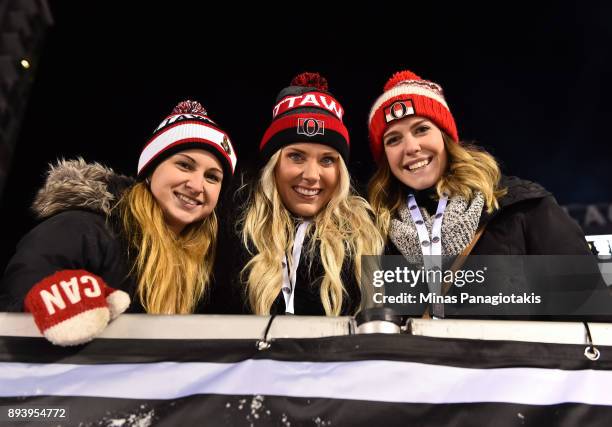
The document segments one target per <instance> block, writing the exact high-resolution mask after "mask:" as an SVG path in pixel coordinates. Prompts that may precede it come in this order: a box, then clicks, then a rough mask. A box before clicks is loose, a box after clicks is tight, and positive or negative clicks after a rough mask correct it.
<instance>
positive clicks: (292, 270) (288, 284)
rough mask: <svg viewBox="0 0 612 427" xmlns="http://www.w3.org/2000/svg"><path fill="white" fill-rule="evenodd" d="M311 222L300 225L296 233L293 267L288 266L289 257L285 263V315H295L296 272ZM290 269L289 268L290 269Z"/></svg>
mask: <svg viewBox="0 0 612 427" xmlns="http://www.w3.org/2000/svg"><path fill="white" fill-rule="evenodd" d="M309 224H310V221H304V222H302V223H300V225H299V226H298V228H297V231H296V232H295V239H294V240H293V251H292V254H291V255H292V256H291V261H292V262H291V266H288V265H287V255H285V259H284V261H283V287H282V291H283V297H285V313H288V314H294V308H293V297H294V294H295V283H296V272H297V268H298V265H299V264H300V256H301V255H302V246H303V245H304V236H305V235H306V229H307V228H308V225H309ZM288 267H289V268H288Z"/></svg>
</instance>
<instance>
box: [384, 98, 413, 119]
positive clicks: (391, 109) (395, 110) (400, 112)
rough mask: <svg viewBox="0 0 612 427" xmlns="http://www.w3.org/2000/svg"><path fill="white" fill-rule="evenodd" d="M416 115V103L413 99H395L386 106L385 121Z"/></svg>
mask: <svg viewBox="0 0 612 427" xmlns="http://www.w3.org/2000/svg"><path fill="white" fill-rule="evenodd" d="M412 115H414V105H412V100H411V99H405V100H400V101H395V102H394V103H393V104H391V105H390V106H388V107H387V108H385V123H389V122H391V121H393V120H399V119H402V118H404V117H406V116H412Z"/></svg>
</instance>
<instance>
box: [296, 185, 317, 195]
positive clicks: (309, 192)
mask: <svg viewBox="0 0 612 427" xmlns="http://www.w3.org/2000/svg"><path fill="white" fill-rule="evenodd" d="M293 189H294V190H295V191H297V192H298V193H300V194H303V195H304V196H316V195H317V194H319V193H320V192H321V189H318V190H310V189H308V188H302V187H293Z"/></svg>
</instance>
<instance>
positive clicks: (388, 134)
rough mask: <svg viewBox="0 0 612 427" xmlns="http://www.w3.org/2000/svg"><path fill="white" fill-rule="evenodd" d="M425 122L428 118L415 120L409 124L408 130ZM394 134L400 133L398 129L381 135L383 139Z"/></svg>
mask: <svg viewBox="0 0 612 427" xmlns="http://www.w3.org/2000/svg"><path fill="white" fill-rule="evenodd" d="M425 122H429V120H427V119H421V120H417V121H416V122H414V123H413V124H411V125H410V130H412V129H414V128H415V127H417V126H419V125H421V124H423V123H425ZM396 134H398V135H401V132H400V131H398V130H392V131H391V132H389V133H386V134H384V135H383V139H385V138H386V137H388V136H391V135H396Z"/></svg>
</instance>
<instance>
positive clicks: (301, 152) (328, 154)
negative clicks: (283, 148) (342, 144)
mask: <svg viewBox="0 0 612 427" xmlns="http://www.w3.org/2000/svg"><path fill="white" fill-rule="evenodd" d="M289 150H293V151H297V152H298V153H300V154H307V153H306V152H305V151H302V150H300V149H299V148H293V147H289ZM337 155H338V153H334V152H333V151H325V152H324V153H321V154H319V156H337Z"/></svg>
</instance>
